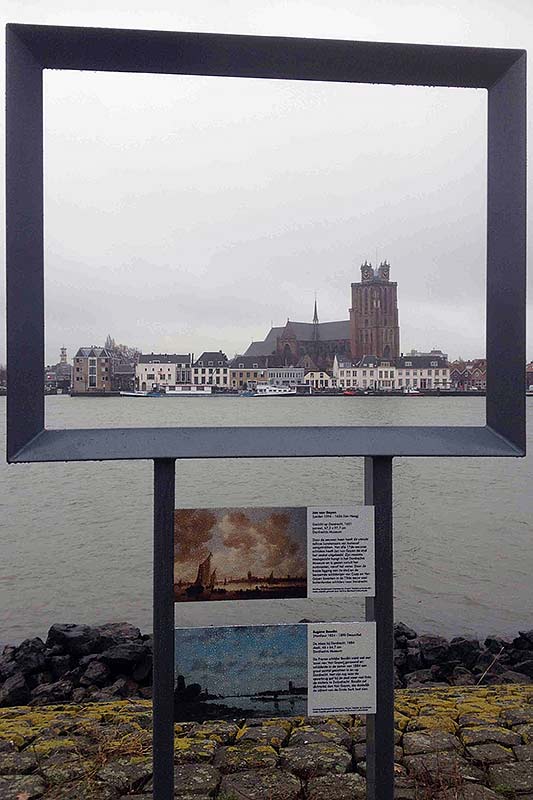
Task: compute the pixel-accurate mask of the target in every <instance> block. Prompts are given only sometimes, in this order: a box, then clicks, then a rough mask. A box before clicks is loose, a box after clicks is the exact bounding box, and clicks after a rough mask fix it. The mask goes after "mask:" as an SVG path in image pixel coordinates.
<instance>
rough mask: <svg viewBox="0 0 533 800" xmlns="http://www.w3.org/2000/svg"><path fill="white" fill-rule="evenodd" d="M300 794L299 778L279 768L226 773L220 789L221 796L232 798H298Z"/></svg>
mask: <svg viewBox="0 0 533 800" xmlns="http://www.w3.org/2000/svg"><path fill="white" fill-rule="evenodd" d="M300 794H301V783H300V781H299V780H298V778H296V777H295V776H294V775H291V774H290V773H287V772H282V771H281V770H277V769H272V770H271V769H267V770H250V771H249V772H235V773H234V774H232V775H226V776H225V777H224V778H223V779H222V783H221V784H220V790H219V796H222V797H228V798H232V800H298V798H299V797H300Z"/></svg>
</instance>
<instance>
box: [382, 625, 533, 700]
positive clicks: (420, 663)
mask: <svg viewBox="0 0 533 800" xmlns="http://www.w3.org/2000/svg"><path fill="white" fill-rule="evenodd" d="M394 648H395V649H394V668H395V684H396V688H397V689H400V688H403V687H406V688H408V689H412V688H418V687H421V686H442V685H446V686H449V685H451V686H474V685H477V684H484V685H490V684H495V683H533V630H529V631H522V632H520V633H519V635H518V636H517V637H516V638H515V639H513V640H512V641H508V640H506V639H501V638H499V637H496V636H489V637H488V638H487V639H485V641H484V642H483V643H481V642H479V641H478V640H477V639H467V638H465V637H463V636H457V637H456V638H455V639H452V640H451V641H449V640H448V639H445V638H443V637H442V636H430V635H428V634H423V635H422V636H418V634H417V633H416V631H414V630H413V629H412V628H409V627H407V625H404V624H403V622H399V623H397V624H396V625H395V626H394Z"/></svg>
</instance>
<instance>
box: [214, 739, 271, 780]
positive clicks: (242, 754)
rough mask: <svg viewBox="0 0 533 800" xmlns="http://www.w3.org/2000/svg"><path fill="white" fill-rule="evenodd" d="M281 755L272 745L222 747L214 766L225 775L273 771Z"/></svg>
mask: <svg viewBox="0 0 533 800" xmlns="http://www.w3.org/2000/svg"><path fill="white" fill-rule="evenodd" d="M278 761H279V755H278V753H277V752H276V750H274V748H273V747H271V746H270V745H268V744H267V745H264V744H263V745H255V746H250V747H246V746H243V747H239V746H235V745H230V746H229V747H221V748H220V749H219V750H218V751H217V754H216V756H215V760H214V764H215V766H217V767H218V768H219V769H220V771H221V772H223V773H224V774H229V773H230V772H244V771H245V770H250V769H273V768H274V767H275V766H276V765H277V763H278Z"/></svg>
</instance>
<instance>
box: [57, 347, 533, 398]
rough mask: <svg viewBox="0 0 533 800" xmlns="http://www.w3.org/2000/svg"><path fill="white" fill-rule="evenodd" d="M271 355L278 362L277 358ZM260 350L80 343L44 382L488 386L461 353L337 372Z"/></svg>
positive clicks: (345, 365) (99, 386)
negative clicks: (282, 360)
mask: <svg viewBox="0 0 533 800" xmlns="http://www.w3.org/2000/svg"><path fill="white" fill-rule="evenodd" d="M272 361H274V363H273V364H272ZM278 363H279V362H277V361H276V360H275V359H272V358H271V357H269V356H261V355H255V356H254V355H237V356H235V357H234V358H232V359H228V357H227V355H226V354H225V353H224V352H223V351H222V350H219V351H216V352H213V351H206V352H204V353H202V354H201V355H200V356H199V358H194V355H193V354H192V353H185V354H179V353H144V354H141V353H137V354H136V355H135V358H130V359H123V358H122V357H120V355H118V356H117V353H116V351H115V350H113V348H106V347H94V346H93V347H81V348H79V350H78V351H77V353H76V355H75V356H74V359H73V363H72V366H71V365H70V363H68V360H67V355H66V350H65V349H64V348H62V349H61V356H60V362H59V363H58V364H56V365H54V366H53V367H52V368H50V367H47V370H46V372H45V386H46V387H47V389H50V390H54V389H59V388H61V389H62V390H63V391H69V390H70V389H71V390H72V391H73V392H74V393H91V392H99V393H100V392H108V391H132V390H137V391H150V390H152V389H155V388H162V389H166V388H169V389H170V388H172V387H173V386H176V385H179V384H196V385H206V386H213V387H215V388H218V389H220V390H222V391H229V390H239V389H246V388H250V387H254V386H256V385H257V384H260V383H270V384H273V385H278V386H297V385H307V386H311V387H312V388H314V389H329V388H338V389H341V390H346V389H357V390H363V391H364V390H365V389H373V390H380V391H392V390H405V389H409V388H414V389H450V388H453V389H461V390H465V391H468V390H484V389H485V388H486V381H487V375H486V361H485V359H473V360H469V361H465V360H462V359H458V360H456V361H454V362H451V363H449V362H448V359H447V356H446V354H445V353H442V352H441V351H440V350H432V351H430V352H429V353H420V352H418V351H411V353H408V354H402V355H401V356H400V357H399V358H395V359H385V358H376V357H375V356H364V357H363V358H360V359H357V360H349V359H347V358H346V357H344V356H338V355H337V356H335V358H334V361H333V368H332V370H331V371H320V370H318V369H316V368H314V367H311V368H308V369H306V368H305V367H304V366H299V367H295V366H278ZM532 383H533V365H532V364H529V365H528V366H527V367H526V386H530V385H531V384H532Z"/></svg>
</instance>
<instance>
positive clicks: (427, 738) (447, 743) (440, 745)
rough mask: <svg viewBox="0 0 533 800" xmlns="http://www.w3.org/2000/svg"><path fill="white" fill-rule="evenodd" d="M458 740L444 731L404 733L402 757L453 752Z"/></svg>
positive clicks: (457, 745)
mask: <svg viewBox="0 0 533 800" xmlns="http://www.w3.org/2000/svg"><path fill="white" fill-rule="evenodd" d="M459 746H460V745H459V740H458V739H457V737H456V736H453V735H452V734H451V733H447V732H446V731H411V732H408V733H404V736H403V741H402V747H403V752H404V755H406V756H409V755H417V754H419V753H436V752H437V751H439V750H455V749H456V748H458V747H459Z"/></svg>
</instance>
